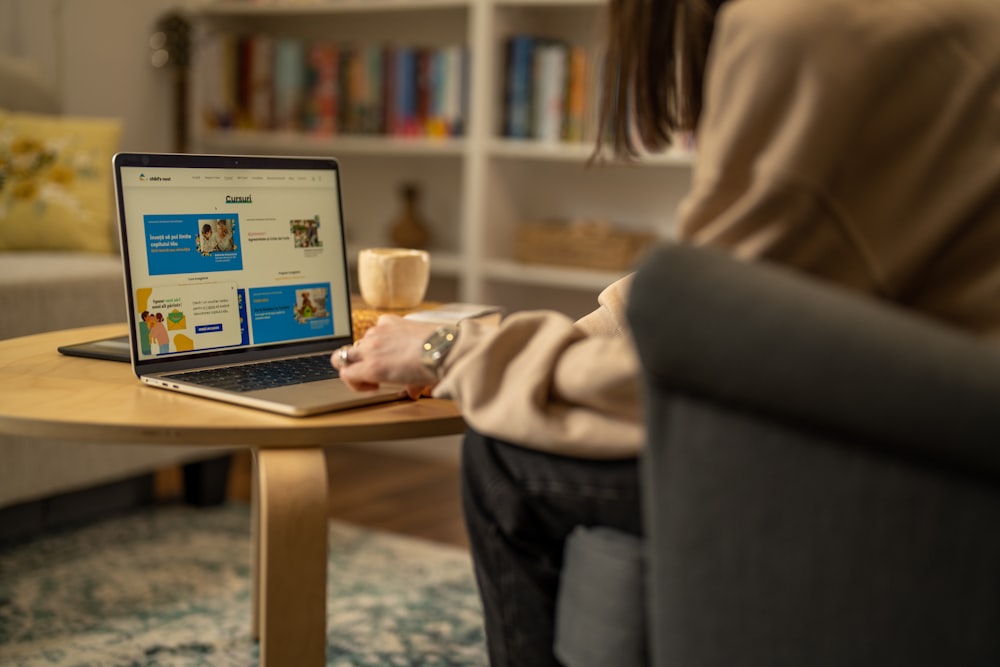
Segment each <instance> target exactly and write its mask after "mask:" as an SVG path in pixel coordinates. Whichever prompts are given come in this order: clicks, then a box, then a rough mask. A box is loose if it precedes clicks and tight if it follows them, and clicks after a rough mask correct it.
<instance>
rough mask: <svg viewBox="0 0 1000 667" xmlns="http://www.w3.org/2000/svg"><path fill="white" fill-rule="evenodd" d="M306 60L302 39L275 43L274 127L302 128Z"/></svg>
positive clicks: (280, 128) (280, 40) (281, 40)
mask: <svg viewBox="0 0 1000 667" xmlns="http://www.w3.org/2000/svg"><path fill="white" fill-rule="evenodd" d="M305 76H306V63H305V52H304V48H303V44H302V42H301V41H299V40H296V39H278V40H276V41H275V42H274V128H275V129H276V130H293V131H297V130H300V129H302V124H303V120H304V94H305Z"/></svg>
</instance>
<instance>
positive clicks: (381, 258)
mask: <svg viewBox="0 0 1000 667" xmlns="http://www.w3.org/2000/svg"><path fill="white" fill-rule="evenodd" d="M430 275H431V258H430V254H429V253H428V252H427V251H426V250H414V249H412V248H364V249H362V250H361V251H359V252H358V287H359V288H360V290H361V298H362V299H364V300H365V302H366V303H367V304H368V305H369V306H371V307H373V308H380V309H388V310H400V309H406V308H413V307H414V306H417V305H419V304H420V302H421V301H423V300H424V294H425V293H426V292H427V282H428V281H429V280H430Z"/></svg>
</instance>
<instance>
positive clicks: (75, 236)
mask: <svg viewBox="0 0 1000 667" xmlns="http://www.w3.org/2000/svg"><path fill="white" fill-rule="evenodd" d="M120 137H121V121H120V120H118V119H111V118H85V117H74V116H49V115H44V114H32V113H14V112H7V111H3V110H0V250H84V251H89V252H102V253H111V252H115V250H116V248H117V241H116V240H115V239H116V237H117V234H116V233H115V229H114V225H113V220H114V217H115V215H114V204H113V185H112V176H111V157H112V156H113V155H114V153H115V151H116V150H117V149H118V141H119V138H120Z"/></svg>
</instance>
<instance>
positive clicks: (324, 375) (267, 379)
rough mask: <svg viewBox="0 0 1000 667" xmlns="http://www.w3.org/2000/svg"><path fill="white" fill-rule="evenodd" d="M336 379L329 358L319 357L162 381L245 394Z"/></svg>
mask: <svg viewBox="0 0 1000 667" xmlns="http://www.w3.org/2000/svg"><path fill="white" fill-rule="evenodd" d="M338 376H339V375H338V373H337V370H336V369H335V368H334V367H333V366H331V365H330V357H329V355H322V354H321V355H314V356H310V357H295V358H293V359H277V360H273V361H262V362H259V363H255V364H243V365H241V366H228V367H226V368H209V369H206V370H203V371H188V372H185V373H173V374H171V375H165V376H162V377H163V378H164V379H167V380H183V381H184V382H192V383H194V384H200V385H202V386H206V387H214V388H216V389H226V390H228V391H237V392H246V391H257V390H258V389H273V388H275V387H285V386H288V385H290V384H303V383H306V382H317V381H319V380H329V379H330V378H335V377H338Z"/></svg>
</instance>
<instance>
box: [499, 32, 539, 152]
mask: <svg viewBox="0 0 1000 667" xmlns="http://www.w3.org/2000/svg"><path fill="white" fill-rule="evenodd" d="M534 50H535V38H534V37H532V36H531V35H514V36H513V37H510V38H509V39H508V41H507V45H506V56H507V58H506V59H507V71H506V82H505V85H504V102H505V114H504V118H505V121H504V136H506V137H510V138H512V139H529V138H530V137H531V136H532V127H531V120H532V108H533V105H534V102H533V100H532V92H533V85H534V84H533V80H534V72H533V70H534V64H533V60H534Z"/></svg>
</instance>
